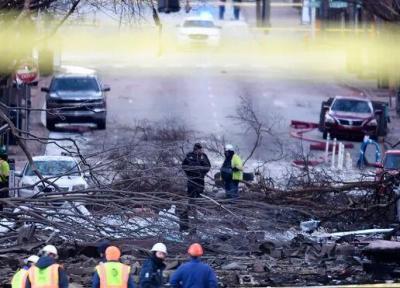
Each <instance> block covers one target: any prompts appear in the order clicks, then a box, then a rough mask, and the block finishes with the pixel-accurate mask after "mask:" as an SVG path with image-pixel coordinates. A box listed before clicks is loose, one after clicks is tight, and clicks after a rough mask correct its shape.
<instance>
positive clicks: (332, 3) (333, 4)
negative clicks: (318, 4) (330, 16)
mask: <svg viewBox="0 0 400 288" xmlns="http://www.w3.org/2000/svg"><path fill="white" fill-rule="evenodd" d="M347 6H348V5H347V2H346V1H340V0H329V8H334V9H343V8H347Z"/></svg>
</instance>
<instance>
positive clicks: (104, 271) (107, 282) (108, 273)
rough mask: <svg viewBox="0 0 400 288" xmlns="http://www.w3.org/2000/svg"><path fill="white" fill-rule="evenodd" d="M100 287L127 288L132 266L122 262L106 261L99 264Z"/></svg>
mask: <svg viewBox="0 0 400 288" xmlns="http://www.w3.org/2000/svg"><path fill="white" fill-rule="evenodd" d="M96 271H97V274H98V275H99V278H100V288H127V287H128V280H129V274H130V272H131V267H129V266H127V265H125V264H122V263H120V262H106V263H101V264H100V265H97V267H96Z"/></svg>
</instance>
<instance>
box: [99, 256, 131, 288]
mask: <svg viewBox="0 0 400 288" xmlns="http://www.w3.org/2000/svg"><path fill="white" fill-rule="evenodd" d="M105 262H106V261H105ZM92 288H100V277H99V274H98V273H97V271H95V272H94V273H93V276H92ZM128 288H135V280H134V279H133V277H132V275H129V279H128Z"/></svg>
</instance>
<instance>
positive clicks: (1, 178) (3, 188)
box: [0, 146, 10, 211]
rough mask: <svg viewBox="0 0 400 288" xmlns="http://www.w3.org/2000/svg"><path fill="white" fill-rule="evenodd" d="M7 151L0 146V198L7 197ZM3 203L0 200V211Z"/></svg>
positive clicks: (8, 171) (8, 168) (8, 172)
mask: <svg viewBox="0 0 400 288" xmlns="http://www.w3.org/2000/svg"><path fill="white" fill-rule="evenodd" d="M7 160H8V159H7V152H6V149H5V147H4V146H2V147H0V198H8V197H9V190H8V185H9V184H8V180H9V175H10V165H9V164H8V161H7ZM3 207H4V204H3V203H2V202H0V211H3Z"/></svg>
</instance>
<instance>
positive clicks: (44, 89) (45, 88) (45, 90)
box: [40, 87, 50, 93]
mask: <svg viewBox="0 0 400 288" xmlns="http://www.w3.org/2000/svg"><path fill="white" fill-rule="evenodd" d="M40 91H42V92H46V93H48V92H49V91H50V89H49V88H47V87H42V88H40Z"/></svg>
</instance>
